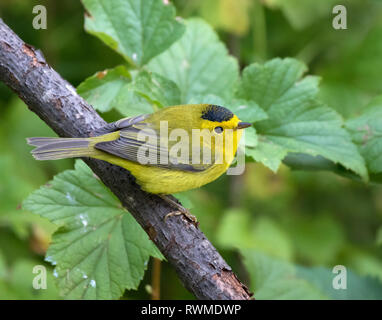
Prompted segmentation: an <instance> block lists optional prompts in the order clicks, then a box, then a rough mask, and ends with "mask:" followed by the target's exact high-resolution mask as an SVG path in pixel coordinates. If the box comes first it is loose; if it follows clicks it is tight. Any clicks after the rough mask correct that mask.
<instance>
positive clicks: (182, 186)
mask: <svg viewBox="0 0 382 320" xmlns="http://www.w3.org/2000/svg"><path fill="white" fill-rule="evenodd" d="M250 125H251V124H250V123H246V122H241V121H240V119H239V118H238V117H237V116H236V115H234V114H233V113H232V112H231V111H230V110H228V109H226V108H224V107H221V106H216V105H210V104H195V105H179V106H172V107H167V108H163V109H160V110H158V111H156V112H154V113H152V114H147V115H141V116H136V117H132V118H124V119H121V120H119V121H116V122H112V123H109V124H108V125H106V126H105V127H104V128H102V129H101V130H100V131H99V132H97V133H96V135H95V136H92V137H87V138H45V137H35V138H28V139H27V141H28V143H29V144H30V145H33V146H36V147H37V148H35V149H34V150H32V155H33V156H34V158H35V159H37V160H56V159H64V158H77V157H90V158H95V159H100V160H104V161H107V162H109V163H112V164H114V165H118V166H120V167H122V168H125V169H127V170H128V171H130V173H131V174H132V175H133V176H134V177H135V178H136V182H137V183H138V184H139V185H140V187H141V188H142V189H143V190H145V191H147V192H150V193H153V194H158V195H160V196H161V197H162V198H164V199H165V200H166V201H167V202H169V203H171V204H172V205H173V206H175V207H176V208H177V209H178V210H179V211H180V213H181V214H185V215H186V216H189V213H188V210H186V209H184V208H183V207H182V206H180V205H179V204H178V203H176V202H175V201H174V200H171V199H170V198H169V197H167V196H166V195H169V194H172V193H177V192H181V191H185V190H190V189H193V188H198V187H200V186H203V185H205V184H207V183H209V182H211V181H214V180H215V179H217V178H218V177H219V176H221V175H222V174H223V173H224V172H225V171H226V170H227V169H228V167H229V166H230V164H231V162H232V161H233V159H234V156H235V153H236V151H237V147H238V144H239V141H240V138H241V136H242V131H241V129H243V128H247V127H249V126H250ZM206 132H207V133H210V136H208V135H207V136H206V135H205V133H206ZM179 138H180V140H181V141H179Z"/></svg>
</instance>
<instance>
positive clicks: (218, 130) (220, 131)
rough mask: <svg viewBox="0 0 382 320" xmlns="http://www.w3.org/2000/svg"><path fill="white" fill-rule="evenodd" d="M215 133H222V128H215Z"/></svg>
mask: <svg viewBox="0 0 382 320" xmlns="http://www.w3.org/2000/svg"><path fill="white" fill-rule="evenodd" d="M215 132H216V133H222V132H223V128H222V127H215Z"/></svg>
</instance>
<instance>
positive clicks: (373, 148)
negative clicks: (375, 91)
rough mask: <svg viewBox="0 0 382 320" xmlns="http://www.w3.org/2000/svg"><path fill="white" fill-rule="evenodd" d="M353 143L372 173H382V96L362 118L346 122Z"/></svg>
mask: <svg viewBox="0 0 382 320" xmlns="http://www.w3.org/2000/svg"><path fill="white" fill-rule="evenodd" d="M346 128H347V129H348V130H349V131H350V133H351V135H352V138H353V141H354V142H355V143H356V144H357V145H358V148H359V150H360V152H361V154H362V155H363V157H364V158H365V161H366V164H367V167H368V169H369V171H370V172H372V173H381V172H382V96H378V97H376V98H375V99H373V100H372V101H371V102H370V104H369V105H368V107H367V109H366V110H365V111H364V112H363V113H362V115H361V116H359V117H357V118H354V119H350V120H348V121H347V122H346Z"/></svg>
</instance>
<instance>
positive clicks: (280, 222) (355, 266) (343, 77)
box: [0, 0, 382, 299]
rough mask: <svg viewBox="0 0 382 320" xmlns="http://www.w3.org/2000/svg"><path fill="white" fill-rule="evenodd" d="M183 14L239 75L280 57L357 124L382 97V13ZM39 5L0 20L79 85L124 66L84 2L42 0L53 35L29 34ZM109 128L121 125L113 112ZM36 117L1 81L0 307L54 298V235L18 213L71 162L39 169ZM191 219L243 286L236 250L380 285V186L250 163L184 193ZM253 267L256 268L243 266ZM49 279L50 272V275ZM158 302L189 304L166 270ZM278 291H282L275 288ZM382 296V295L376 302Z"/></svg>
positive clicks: (298, 9)
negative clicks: (340, 26) (49, 255)
mask: <svg viewBox="0 0 382 320" xmlns="http://www.w3.org/2000/svg"><path fill="white" fill-rule="evenodd" d="M172 2H173V3H174V4H175V6H176V8H177V14H178V15H179V16H182V17H184V18H187V17H191V16H199V17H202V18H204V19H205V20H207V22H209V23H210V24H211V25H212V26H213V27H214V28H215V29H216V30H217V31H218V33H219V36H220V38H221V39H222V40H223V41H224V42H225V43H226V45H227V46H228V48H229V51H230V53H231V54H232V55H234V56H236V57H237V58H238V59H239V62H240V65H241V67H244V66H246V65H248V64H250V63H252V62H255V61H259V62H262V61H265V60H267V59H270V58H272V57H296V58H298V59H300V60H302V61H304V62H305V63H306V64H307V65H308V66H309V73H311V74H315V75H319V76H322V81H321V86H320V88H321V90H320V95H321V99H323V100H324V101H325V102H326V103H327V104H328V105H329V106H330V107H332V108H334V109H336V110H337V111H338V112H339V113H341V114H342V115H343V117H344V118H345V119H346V118H349V117H352V116H355V115H357V114H359V113H360V112H361V111H362V109H363V107H364V106H365V105H366V104H367V103H368V102H369V101H370V100H371V98H372V97H374V96H375V95H377V94H381V93H382V77H381V74H382V72H381V71H382V59H381V56H382V3H381V1H377V0H374V1H372V0H354V1H350V0H349V1H343V4H345V5H346V7H347V12H348V19H347V20H348V29H347V30H334V29H333V27H332V19H333V16H334V15H333V14H332V13H331V11H332V7H333V5H334V4H336V2H335V1H331V0H322V1H315V0H305V1H298V0H283V1H282V0H263V1H257V0H177V1H172ZM36 4H37V2H36V1H32V0H2V1H1V2H0V17H1V18H2V19H3V20H4V21H5V23H7V24H8V25H9V26H10V27H11V28H12V29H13V30H14V31H15V32H16V33H17V34H18V35H19V36H20V37H21V38H22V39H23V40H24V41H26V42H27V43H29V44H32V45H33V46H35V47H36V48H39V49H41V50H42V52H43V53H44V55H45V57H46V60H47V61H48V63H49V64H50V65H51V66H52V67H53V68H54V69H55V70H57V72H58V73H60V74H61V75H62V77H63V78H65V79H66V80H68V81H69V82H70V83H72V84H73V85H74V86H77V85H78V84H79V83H80V82H81V81H83V80H84V79H85V78H87V77H89V76H90V75H92V74H94V73H95V72H97V71H99V70H103V69H105V68H109V67H114V66H116V65H118V64H120V63H123V60H122V58H121V57H120V56H119V55H117V54H116V53H114V52H113V51H112V50H110V49H109V48H107V47H106V46H105V45H104V44H103V43H102V42H101V41H99V40H98V39H97V38H95V37H93V36H91V35H89V34H87V33H85V31H84V28H83V20H84V19H83V7H82V5H81V3H80V2H79V1H76V0H71V1H53V0H50V1H42V0H41V1H38V4H42V5H45V6H46V8H47V11H48V28H47V30H35V29H33V28H32V20H33V17H34V15H33V14H32V8H33V6H34V5H36ZM103 116H104V117H105V118H106V119H107V120H116V119H118V118H119V117H120V115H119V114H118V113H117V112H116V111H113V112H109V113H107V114H104V115H103ZM54 135H55V134H54V132H53V131H52V130H50V129H49V128H48V127H47V126H46V125H45V124H44V123H43V122H42V121H41V120H40V119H39V118H38V117H37V116H36V115H34V114H33V113H32V112H30V111H29V110H28V109H27V108H26V106H25V105H24V104H23V102H22V101H21V100H20V99H19V98H18V97H17V96H16V95H15V94H14V93H12V92H11V91H10V90H9V89H8V88H7V87H5V86H4V85H3V84H1V83H0V298H1V299H55V298H58V293H57V290H56V288H55V286H54V284H53V280H52V276H51V275H50V277H49V278H48V290H33V289H32V286H31V283H32V278H33V274H32V267H33V266H34V265H37V264H43V265H45V266H46V267H47V268H50V269H49V270H51V271H52V268H51V266H50V265H49V264H48V263H46V262H44V253H45V251H46V249H47V246H48V244H49V241H50V236H51V234H52V232H53V231H54V229H55V227H54V226H53V225H52V224H50V223H49V222H48V221H47V220H45V219H42V218H39V217H38V216H36V215H33V214H31V213H29V212H26V211H24V210H23V209H22V208H21V202H22V201H23V200H24V199H25V198H26V196H27V195H28V194H30V193H31V192H32V191H33V190H35V189H36V188H38V187H39V186H41V185H43V184H45V183H46V182H47V181H49V180H50V179H52V177H53V176H54V175H55V174H57V173H58V172H61V171H62V170H64V169H68V168H72V167H73V161H71V160H61V161H51V162H37V161H35V160H34V159H33V158H32V156H31V155H30V153H29V151H30V149H31V148H30V147H29V146H27V144H26V143H25V138H26V137H30V136H54ZM187 195H188V196H189V198H190V199H191V201H192V203H193V209H192V211H193V213H194V214H195V215H196V216H197V218H198V220H199V221H200V226H201V229H202V231H204V232H205V233H206V235H207V237H208V238H209V239H210V240H211V242H212V243H213V244H214V245H215V246H216V247H217V248H218V250H219V251H220V252H221V254H222V255H223V257H224V258H225V259H226V260H227V262H228V264H229V265H231V266H232V268H233V269H234V271H235V272H237V274H238V275H239V278H240V279H241V280H242V281H244V282H245V283H248V284H249V283H250V280H251V275H250V272H248V269H246V268H245V267H244V264H243V259H242V257H241V255H240V254H239V252H238V250H237V249H236V248H237V247H240V248H242V249H256V250H257V251H258V252H262V253H264V254H266V256H269V257H272V258H277V259H280V260H282V261H286V262H288V263H289V262H290V263H292V264H294V265H299V266H306V267H318V266H324V267H327V268H329V269H330V270H331V269H332V268H333V266H335V265H338V264H341V265H345V266H346V267H348V268H349V269H350V270H352V271H353V272H355V273H357V274H358V275H361V276H363V275H367V276H371V277H372V278H371V279H373V281H382V248H381V246H382V232H381V231H380V232H379V235H378V230H382V229H380V227H381V224H382V187H381V186H379V185H372V184H370V185H365V184H362V183H358V182H355V181H352V180H348V179H345V178H342V177H339V176H336V175H334V174H332V173H327V172H301V171H292V170H290V169H289V168H287V167H286V166H282V167H281V169H280V170H279V171H278V173H277V174H274V173H272V172H271V171H270V170H269V169H267V168H265V167H264V166H262V165H260V164H253V163H252V164H248V165H247V167H246V172H245V174H244V175H243V176H238V177H236V176H231V177H230V176H223V177H221V178H220V179H218V180H217V181H215V182H213V183H211V184H210V185H207V186H205V187H203V188H202V189H200V190H194V191H190V192H188V193H187ZM247 266H248V265H247ZM151 269H152V263H150V264H149V268H148V271H147V272H146V274H145V277H144V279H143V281H142V283H141V285H140V287H139V289H138V290H137V291H127V292H126V293H125V296H124V297H125V298H133V299H137V298H144V299H146V298H150V294H149V290H147V287H148V286H149V285H150V283H151ZM51 273H52V272H50V274H51ZM161 277H162V280H163V279H166V281H165V282H163V283H162V286H161V298H162V299H183V298H193V296H192V295H191V294H190V293H189V292H188V291H186V290H185V289H184V288H183V286H182V285H181V283H180V281H179V280H178V278H177V276H176V274H175V272H174V270H173V269H172V268H171V266H170V265H169V264H168V263H166V262H163V263H162V275H161ZM274 285H275V286H277V284H274ZM380 298H382V296H381V297H380Z"/></svg>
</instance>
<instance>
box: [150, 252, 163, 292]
mask: <svg viewBox="0 0 382 320" xmlns="http://www.w3.org/2000/svg"><path fill="white" fill-rule="evenodd" d="M160 275H161V261H160V260H159V259H158V258H153V270H152V280H151V288H152V292H151V299H152V300H160Z"/></svg>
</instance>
